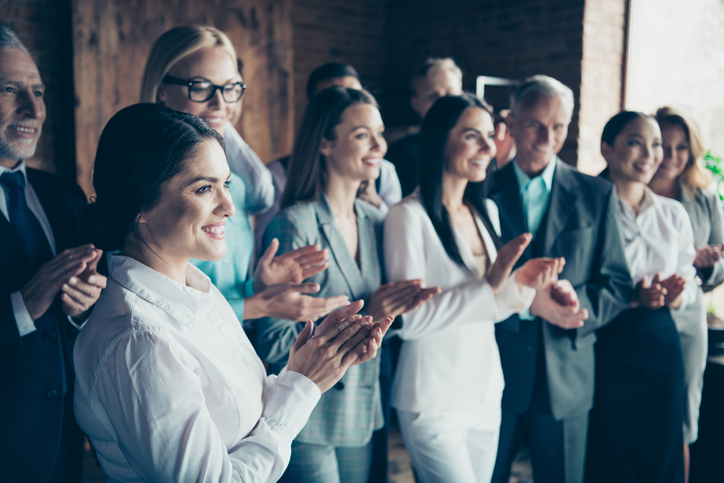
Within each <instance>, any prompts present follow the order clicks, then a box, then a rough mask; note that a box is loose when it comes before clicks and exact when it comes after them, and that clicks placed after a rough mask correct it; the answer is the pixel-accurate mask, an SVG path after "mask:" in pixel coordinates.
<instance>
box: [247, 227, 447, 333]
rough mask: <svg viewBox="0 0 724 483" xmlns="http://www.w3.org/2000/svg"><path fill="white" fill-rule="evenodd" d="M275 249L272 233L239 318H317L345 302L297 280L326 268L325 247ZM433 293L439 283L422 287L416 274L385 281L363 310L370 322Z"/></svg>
mask: <svg viewBox="0 0 724 483" xmlns="http://www.w3.org/2000/svg"><path fill="white" fill-rule="evenodd" d="M278 249H279V241H278V240H277V239H276V238H275V239H274V240H272V242H271V244H270V245H269V248H267V250H266V251H265V252H264V255H263V256H262V257H261V259H260V260H259V265H258V267H257V270H256V274H255V275H254V291H255V292H256V294H255V295H253V296H252V297H249V298H247V299H246V302H245V306H244V319H257V318H259V317H276V318H280V319H286V320H293V321H305V320H317V319H319V318H321V317H323V316H325V315H327V314H328V313H330V312H332V311H333V310H335V309H338V308H339V307H342V306H344V305H347V304H348V303H349V299H348V298H347V296H345V295H338V296H335V297H329V298H321V297H312V296H310V295H306V294H313V293H317V292H319V290H320V287H319V284H316V283H302V282H303V281H304V280H306V279H307V278H309V277H311V276H313V275H316V274H317V273H320V272H322V271H323V270H326V269H327V267H328V266H329V263H328V262H327V258H328V255H327V250H322V249H321V247H320V246H319V245H309V246H306V247H301V248H297V249H296V250H292V251H290V252H287V253H285V254H283V255H279V256H275V255H276V253H277V250H278ZM437 293H440V289H439V287H432V288H423V287H422V280H402V281H399V282H392V283H388V284H385V285H382V286H381V287H379V288H378V289H377V290H376V291H375V292H374V293H373V294H372V295H371V297H370V300H369V303H368V304H367V313H368V314H369V315H370V316H372V319H373V320H374V321H376V322H379V321H381V320H383V319H385V318H386V317H388V316H391V317H393V319H394V317H397V316H398V315H400V314H402V313H404V312H407V311H409V310H412V309H414V308H415V307H417V306H418V305H420V304H421V303H423V302H425V301H426V300H428V299H430V298H431V297H432V296H433V295H435V294H437ZM358 310H359V309H358Z"/></svg>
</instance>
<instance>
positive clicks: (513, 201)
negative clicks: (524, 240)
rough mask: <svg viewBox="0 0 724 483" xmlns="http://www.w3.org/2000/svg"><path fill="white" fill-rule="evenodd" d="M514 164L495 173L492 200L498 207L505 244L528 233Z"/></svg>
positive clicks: (491, 192)
mask: <svg viewBox="0 0 724 483" xmlns="http://www.w3.org/2000/svg"><path fill="white" fill-rule="evenodd" d="M513 162H514V161H511V162H510V163H508V164H507V165H506V166H505V167H504V168H503V169H500V170H498V171H496V172H495V175H494V179H493V186H492V187H491V191H490V199H492V200H493V201H495V204H496V205H497V206H498V212H499V216H500V234H501V239H502V241H503V243H507V242H509V241H510V240H512V239H513V238H515V237H516V236H518V235H520V234H522V233H525V232H527V231H528V222H527V221H526V217H525V211H524V210H523V200H522V199H521V197H520V188H519V186H518V180H517V179H516V177H515V171H513Z"/></svg>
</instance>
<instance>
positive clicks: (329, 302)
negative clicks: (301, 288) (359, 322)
mask: <svg viewBox="0 0 724 483" xmlns="http://www.w3.org/2000/svg"><path fill="white" fill-rule="evenodd" d="M322 300H324V301H325V302H326V307H325V310H326V313H325V314H323V315H326V314H328V313H329V312H331V311H333V310H336V309H338V308H340V307H343V306H345V305H347V304H348V303H349V298H347V296H346V295H337V296H336V297H330V298H328V299H322Z"/></svg>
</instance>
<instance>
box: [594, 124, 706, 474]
mask: <svg viewBox="0 0 724 483" xmlns="http://www.w3.org/2000/svg"><path fill="white" fill-rule="evenodd" d="M601 154H602V155H603V157H604V158H605V159H606V162H607V163H608V168H607V169H606V171H605V172H604V173H602V175H603V176H608V178H609V179H610V180H611V181H612V182H613V184H614V185H615V186H616V190H617V192H618V197H619V213H620V216H621V223H622V228H623V235H624V244H625V251H626V261H627V262H628V266H629V270H630V274H631V279H632V281H633V283H634V284H635V286H636V292H635V296H634V300H633V301H632V302H631V306H630V308H628V309H627V310H625V311H624V312H622V313H621V314H620V315H619V316H618V317H616V318H615V319H614V320H613V321H611V322H610V323H609V324H608V325H606V326H604V327H603V328H601V329H599V330H598V332H597V335H598V342H597V343H596V387H595V399H594V403H593V410H592V411H591V415H590V429H589V433H588V452H587V460H586V480H587V481H589V482H598V481H600V482H611V481H629V482H641V483H644V482H652V481H656V482H671V483H679V482H681V481H683V480H684V465H683V451H682V444H683V441H684V435H683V431H682V427H683V418H684V398H685V392H684V364H683V360H682V353H681V344H680V342H679V334H678V332H677V329H676V325H675V323H674V320H673V318H672V311H676V310H683V309H685V308H686V307H687V306H688V305H689V304H691V303H692V302H694V300H695V299H696V293H697V290H698V289H697V286H696V281H695V280H694V277H695V275H696V273H695V270H694V266H693V262H694V256H695V254H694V239H693V234H692V230H691V223H690V222H689V217H688V215H687V214H686V210H685V209H684V207H683V206H681V204H680V203H679V202H677V201H673V200H670V199H668V198H664V197H661V196H658V195H656V194H655V193H653V192H652V191H651V190H650V189H649V188H648V186H647V185H648V183H649V182H650V181H651V178H652V176H653V175H654V173H655V172H656V169H657V168H658V167H659V165H660V164H661V161H662V159H663V150H662V147H661V131H660V130H659V126H658V124H657V123H656V119H654V118H653V117H652V116H647V115H646V114H642V113H640V112H633V111H624V112H621V113H619V114H616V115H615V116H613V117H612V118H611V119H610V120H609V121H608V123H607V124H606V126H605V127H604V128H603V133H602V135H601Z"/></svg>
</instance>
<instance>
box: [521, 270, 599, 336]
mask: <svg viewBox="0 0 724 483" xmlns="http://www.w3.org/2000/svg"><path fill="white" fill-rule="evenodd" d="M580 305H581V304H580V300H579V299H578V295H577V294H576V291H575V289H574V288H573V286H572V285H571V283H570V282H569V281H568V280H559V281H557V282H555V283H551V284H549V285H548V286H547V287H545V288H543V289H540V290H536V292H535V298H534V299H533V303H532V304H531V306H530V313H531V314H532V315H536V316H538V317H541V318H542V319H543V320H545V321H546V322H548V323H550V324H553V325H555V326H558V327H560V328H562V329H578V328H580V327H583V322H584V321H585V320H586V319H588V310H586V309H582V308H580Z"/></svg>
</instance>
